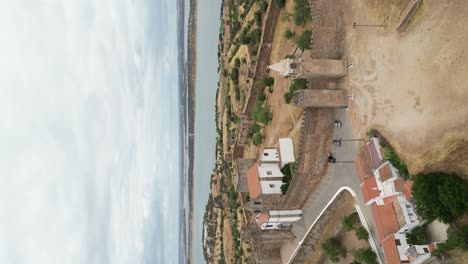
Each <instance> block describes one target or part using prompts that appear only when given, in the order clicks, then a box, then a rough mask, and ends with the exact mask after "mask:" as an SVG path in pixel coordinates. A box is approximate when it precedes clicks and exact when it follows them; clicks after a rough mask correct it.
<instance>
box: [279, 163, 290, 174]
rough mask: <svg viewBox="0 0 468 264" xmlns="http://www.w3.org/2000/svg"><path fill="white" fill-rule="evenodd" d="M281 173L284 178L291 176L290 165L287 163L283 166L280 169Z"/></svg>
mask: <svg viewBox="0 0 468 264" xmlns="http://www.w3.org/2000/svg"><path fill="white" fill-rule="evenodd" d="M281 173H283V175H286V176H291V175H292V173H291V163H288V164H286V165H284V167H283V168H281Z"/></svg>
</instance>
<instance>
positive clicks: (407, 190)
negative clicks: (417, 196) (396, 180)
mask: <svg viewBox="0 0 468 264" xmlns="http://www.w3.org/2000/svg"><path fill="white" fill-rule="evenodd" d="M403 187H404V188H403V194H404V195H405V197H406V200H408V201H409V200H410V198H411V197H412V196H413V195H412V194H411V188H412V187H413V181H412V180H407V181H406V182H405V184H404V185H403Z"/></svg>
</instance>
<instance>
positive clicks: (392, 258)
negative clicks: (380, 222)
mask: <svg viewBox="0 0 468 264" xmlns="http://www.w3.org/2000/svg"><path fill="white" fill-rule="evenodd" d="M435 246H436V245H435V243H431V244H429V245H410V244H408V241H407V240H406V234H404V233H403V234H393V235H389V236H388V237H387V238H385V239H384V240H383V241H382V247H383V249H384V252H385V259H386V261H387V264H400V263H412V264H422V263H426V261H427V260H429V259H430V258H431V252H432V251H433V250H434V249H435Z"/></svg>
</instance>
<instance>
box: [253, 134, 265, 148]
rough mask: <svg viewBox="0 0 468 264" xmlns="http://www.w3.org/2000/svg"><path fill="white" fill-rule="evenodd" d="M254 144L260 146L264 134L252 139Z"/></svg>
mask: <svg viewBox="0 0 468 264" xmlns="http://www.w3.org/2000/svg"><path fill="white" fill-rule="evenodd" d="M252 142H253V144H254V145H255V146H260V145H261V144H262V143H263V137H262V134H260V133H256V134H255V135H254V136H253V138H252Z"/></svg>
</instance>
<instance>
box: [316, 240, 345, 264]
mask: <svg viewBox="0 0 468 264" xmlns="http://www.w3.org/2000/svg"><path fill="white" fill-rule="evenodd" d="M320 246H321V248H322V250H323V252H325V254H326V255H327V256H328V257H329V258H330V260H331V261H332V262H334V263H337V262H338V261H340V257H343V258H344V257H346V253H347V252H346V248H345V247H343V245H341V244H340V242H338V241H337V240H335V239H333V238H329V239H327V240H325V241H323V242H322V244H321V245H320Z"/></svg>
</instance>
